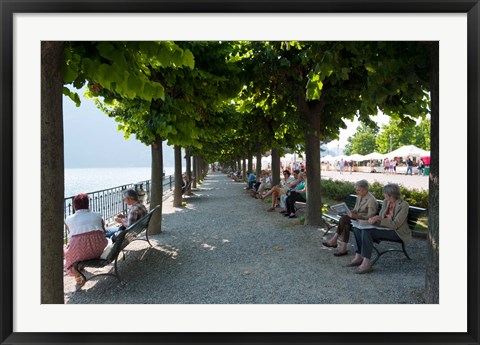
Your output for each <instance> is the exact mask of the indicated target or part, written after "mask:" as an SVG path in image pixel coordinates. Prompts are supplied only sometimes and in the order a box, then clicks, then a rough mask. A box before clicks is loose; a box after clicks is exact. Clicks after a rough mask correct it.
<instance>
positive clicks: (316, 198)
mask: <svg viewBox="0 0 480 345" xmlns="http://www.w3.org/2000/svg"><path fill="white" fill-rule="evenodd" d="M301 102H303V104H302V106H301V109H302V114H303V116H304V118H305V120H306V123H307V125H308V128H309V129H310V130H309V131H308V132H307V133H306V134H305V160H306V167H305V168H306V169H307V212H306V215H305V225H320V226H324V225H325V223H324V222H323V220H322V201H321V197H320V190H321V187H320V124H321V112H322V109H323V103H322V102H321V101H311V102H306V101H304V98H303V99H302V100H301Z"/></svg>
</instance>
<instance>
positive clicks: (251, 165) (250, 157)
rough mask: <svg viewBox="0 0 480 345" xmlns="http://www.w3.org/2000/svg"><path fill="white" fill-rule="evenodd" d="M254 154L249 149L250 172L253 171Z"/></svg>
mask: <svg viewBox="0 0 480 345" xmlns="http://www.w3.org/2000/svg"><path fill="white" fill-rule="evenodd" d="M252 157H253V155H252V153H251V152H250V151H249V152H248V171H249V172H253V159H252Z"/></svg>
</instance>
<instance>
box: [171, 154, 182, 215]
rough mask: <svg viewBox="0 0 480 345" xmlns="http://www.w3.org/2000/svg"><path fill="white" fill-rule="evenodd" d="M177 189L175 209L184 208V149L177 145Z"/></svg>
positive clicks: (174, 198)
mask: <svg viewBox="0 0 480 345" xmlns="http://www.w3.org/2000/svg"><path fill="white" fill-rule="evenodd" d="M173 150H174V155H175V189H174V190H173V207H181V206H182V147H181V146H178V145H175V146H174V148H173Z"/></svg>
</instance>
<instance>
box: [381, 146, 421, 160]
mask: <svg viewBox="0 0 480 345" xmlns="http://www.w3.org/2000/svg"><path fill="white" fill-rule="evenodd" d="M420 156H422V157H423V156H430V152H429V151H425V150H422V149H421V148H419V147H416V146H415V145H405V146H402V147H400V148H398V149H396V150H393V151H392V152H389V153H386V154H385V155H384V157H387V158H389V159H393V158H395V157H420Z"/></svg>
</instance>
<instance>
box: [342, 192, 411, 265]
mask: <svg viewBox="0 0 480 345" xmlns="http://www.w3.org/2000/svg"><path fill="white" fill-rule="evenodd" d="M383 196H384V197H385V200H384V201H383V205H382V209H381V210H380V214H379V215H378V216H373V217H370V218H369V219H368V224H371V225H372V228H369V229H366V228H363V229H359V228H356V227H353V233H354V234H355V257H354V258H353V260H352V262H351V263H350V264H349V265H348V266H351V267H353V266H358V268H357V270H356V271H355V273H357V274H363V273H368V272H371V271H372V265H371V262H370V257H371V256H372V249H373V242H374V241H376V240H389V241H399V240H402V241H403V243H405V244H409V243H410V242H411V241H412V232H411V230H410V227H409V226H408V208H409V205H408V203H407V202H406V201H405V200H403V199H401V196H400V187H399V186H398V185H397V184H395V183H389V184H387V185H385V186H384V187H383ZM378 226H380V227H382V229H379V228H377V227H378Z"/></svg>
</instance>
